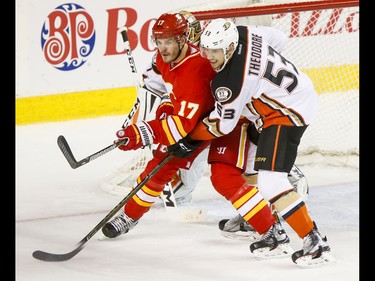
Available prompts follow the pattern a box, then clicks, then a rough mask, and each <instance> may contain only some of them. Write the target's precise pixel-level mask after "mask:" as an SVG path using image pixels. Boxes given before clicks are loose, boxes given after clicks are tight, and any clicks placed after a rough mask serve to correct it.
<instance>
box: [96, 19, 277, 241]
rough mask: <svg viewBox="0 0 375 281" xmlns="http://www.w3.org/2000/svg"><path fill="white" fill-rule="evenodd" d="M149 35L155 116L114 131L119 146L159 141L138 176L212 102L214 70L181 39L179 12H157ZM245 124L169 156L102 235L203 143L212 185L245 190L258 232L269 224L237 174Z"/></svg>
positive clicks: (134, 219) (129, 224) (126, 219)
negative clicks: (155, 78) (157, 77)
mask: <svg viewBox="0 0 375 281" xmlns="http://www.w3.org/2000/svg"><path fill="white" fill-rule="evenodd" d="M152 35H153V39H154V42H155V43H156V45H157V48H158V51H157V53H156V54H155V56H154V64H153V70H154V72H155V73H161V75H162V78H163V81H164V83H165V87H166V91H165V93H167V94H165V95H164V96H163V99H162V103H161V104H160V106H159V107H158V109H157V111H156V119H155V120H151V121H147V122H146V121H140V122H137V123H135V124H132V125H130V126H128V127H127V128H124V129H121V130H120V131H118V132H117V137H118V139H120V140H121V139H127V143H126V145H121V146H119V148H120V149H122V150H125V151H127V150H132V149H138V148H141V147H144V146H147V145H150V144H153V143H158V144H159V147H158V149H157V150H156V152H155V154H154V158H153V159H152V160H150V161H149V162H148V164H147V166H146V168H145V170H144V171H143V172H142V173H141V175H140V176H139V178H138V181H141V180H142V179H144V178H145V177H146V175H147V174H148V173H149V172H150V171H151V170H152V169H153V168H154V167H156V165H158V164H159V163H160V161H161V160H162V159H163V158H164V157H165V155H166V153H167V151H166V146H169V145H172V144H175V143H176V142H177V141H179V140H180V139H182V138H183V137H185V136H186V135H187V134H188V133H189V132H190V131H191V130H192V129H193V128H194V127H195V126H196V125H197V123H198V122H199V120H201V119H202V118H203V117H204V116H206V115H207V114H208V113H209V111H210V110H211V109H212V108H213V106H214V98H213V96H212V95H211V92H210V82H211V80H212V79H213V78H214V76H215V75H216V72H215V71H214V70H213V69H212V67H211V66H210V63H209V61H208V60H206V59H204V58H202V57H201V56H200V54H199V49H198V48H197V47H195V46H193V45H191V44H189V43H187V39H186V35H187V23H186V20H185V19H184V18H183V16H182V15H181V14H179V13H176V14H163V15H161V16H160V17H159V19H157V20H156V23H155V25H154V26H153V28H152ZM145 79H146V80H147V79H152V76H149V77H145ZM161 117H162V118H161ZM249 124H250V122H249V121H248V120H247V119H245V118H243V119H242V120H241V121H239V122H237V124H236V125H235V128H234V129H233V132H232V133H231V134H228V135H227V136H224V137H223V138H221V139H220V143H219V142H218V141H213V142H211V144H210V142H209V141H203V142H201V141H199V142H197V143H196V146H195V147H194V148H195V149H194V151H193V152H192V153H191V154H190V155H189V156H187V157H186V158H178V157H176V158H172V160H170V161H169V162H168V163H167V164H165V165H164V166H163V167H162V168H161V169H160V170H159V171H158V172H157V173H156V174H155V175H154V176H153V177H152V178H151V179H150V180H149V181H148V182H147V183H146V185H145V186H144V187H143V188H142V189H141V190H140V191H138V192H137V193H136V195H134V196H133V197H132V199H130V200H129V201H128V202H127V203H126V205H125V206H124V211H123V212H122V213H121V214H119V215H118V216H117V217H116V218H114V219H113V220H111V221H110V222H108V223H107V224H106V225H105V226H104V227H103V229H102V232H103V234H104V235H105V236H107V237H109V238H115V237H117V236H119V235H120V234H123V233H127V232H128V231H129V230H130V229H132V228H133V227H134V226H135V225H136V224H137V223H138V221H139V219H140V218H141V217H142V216H143V215H144V214H145V213H146V212H147V211H148V210H149V209H150V207H151V206H152V204H153V203H154V202H155V201H156V199H157V197H158V196H159V195H160V193H161V192H162V190H163V188H164V185H165V184H166V183H167V182H169V181H170V180H171V178H172V176H173V175H174V174H175V173H176V171H177V170H178V169H179V168H185V169H188V168H189V166H190V165H191V163H192V162H193V161H194V158H195V157H196V156H197V155H198V154H199V153H200V152H201V151H202V150H203V149H204V148H205V147H206V146H208V145H210V152H209V156H208V162H209V163H210V164H211V167H212V174H215V175H216V176H215V177H214V176H213V178H215V181H213V184H214V185H220V186H221V188H222V189H226V190H228V192H222V193H221V194H222V195H224V196H226V195H227V194H231V198H229V197H227V196H226V198H227V199H228V200H229V199H232V200H234V201H237V200H241V197H242V196H243V194H244V192H245V193H248V192H250V191H251V194H252V196H254V198H255V199H254V202H255V203H254V210H253V213H252V217H251V218H248V221H249V222H250V223H251V225H252V226H253V227H254V228H255V229H256V230H257V231H259V232H260V233H262V232H264V231H265V230H266V229H263V222H262V221H263V220H267V221H268V222H270V223H272V224H273V223H274V222H275V218H274V216H273V215H272V213H271V211H270V209H269V208H268V206H267V202H266V201H265V200H264V199H263V197H262V196H261V195H260V194H259V192H258V190H257V188H256V187H254V186H249V185H247V184H246V183H245V180H244V178H243V177H242V173H243V172H244V170H245V167H246V163H247V151H248V147H249V143H250V142H249V138H248V136H247V128H248V126H249ZM223 144H225V145H223ZM228 178H230V180H228ZM218 179H223V181H222V182H221V181H220V180H218ZM224 179H225V180H224ZM217 189H218V190H219V188H217ZM229 190H230V192H229Z"/></svg>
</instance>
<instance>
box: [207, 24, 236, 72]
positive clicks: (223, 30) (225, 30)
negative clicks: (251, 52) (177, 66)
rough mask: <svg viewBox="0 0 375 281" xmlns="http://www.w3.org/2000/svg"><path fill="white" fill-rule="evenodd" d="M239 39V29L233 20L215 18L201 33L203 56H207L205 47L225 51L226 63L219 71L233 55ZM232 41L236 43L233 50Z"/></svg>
mask: <svg viewBox="0 0 375 281" xmlns="http://www.w3.org/2000/svg"><path fill="white" fill-rule="evenodd" d="M238 39H239V35H238V30H237V27H236V25H235V23H234V22H233V21H232V20H230V19H223V18H218V19H214V20H212V21H211V22H210V23H209V24H208V25H207V27H206V28H205V29H204V30H203V34H202V35H201V42H200V48H201V54H202V56H205V55H204V50H205V49H222V50H223V53H224V64H223V65H222V67H221V68H220V69H219V70H217V72H219V71H221V70H222V69H223V68H224V67H225V65H226V64H227V62H228V60H229V59H230V58H231V57H232V55H233V53H234V50H235V49H236V48H237V46H238ZM232 43H233V44H234V48H233V51H232V52H231V51H230V50H229V46H230V45H231V44H232Z"/></svg>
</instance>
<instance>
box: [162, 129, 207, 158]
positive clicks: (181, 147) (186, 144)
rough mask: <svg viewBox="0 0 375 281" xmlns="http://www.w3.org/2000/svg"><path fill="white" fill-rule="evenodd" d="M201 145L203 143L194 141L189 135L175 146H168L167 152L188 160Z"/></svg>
mask: <svg viewBox="0 0 375 281" xmlns="http://www.w3.org/2000/svg"><path fill="white" fill-rule="evenodd" d="M201 144H202V141H200V140H193V139H191V138H190V136H189V135H187V136H186V137H184V138H182V139H180V140H179V141H178V142H176V143H175V144H172V145H170V146H167V150H168V152H169V153H171V154H173V155H174V156H175V157H177V158H186V157H189V156H190V155H191V154H192V153H193V152H194V151H195V150H196V149H197V148H198V147H199V146H200V145H201Z"/></svg>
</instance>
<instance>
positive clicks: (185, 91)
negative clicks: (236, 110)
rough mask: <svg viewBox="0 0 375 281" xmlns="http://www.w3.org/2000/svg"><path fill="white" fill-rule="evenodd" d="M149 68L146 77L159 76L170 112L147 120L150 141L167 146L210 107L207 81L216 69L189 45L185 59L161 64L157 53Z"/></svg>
mask: <svg viewBox="0 0 375 281" xmlns="http://www.w3.org/2000/svg"><path fill="white" fill-rule="evenodd" d="M150 71H152V72H153V73H152V74H151V73H148V75H147V77H148V78H147V79H148V80H152V77H153V76H155V77H156V76H157V75H156V74H157V73H158V72H159V75H161V76H162V78H163V81H164V84H165V88H166V90H167V93H168V94H169V96H170V100H171V101H172V104H173V106H174V111H173V115H170V116H168V117H167V118H166V119H163V120H153V121H149V122H148V123H149V124H150V126H151V127H152V129H153V131H154V135H155V136H154V143H161V144H164V145H171V144H174V143H176V142H177V141H178V140H180V139H181V138H183V137H184V136H186V135H187V134H188V133H189V132H190V131H191V130H192V129H193V128H194V127H195V126H196V124H197V123H198V121H199V120H201V119H202V118H203V117H205V116H207V115H208V113H209V112H210V111H211V110H212V109H213V108H214V104H215V99H214V97H213V95H212V94H211V89H210V82H211V80H212V79H213V78H214V77H215V75H216V72H215V71H214V70H213V69H212V67H211V65H210V63H209V61H208V60H207V59H205V58H202V57H201V56H200V53H199V50H198V48H197V47H195V46H193V45H190V44H189V49H188V51H187V53H186V56H185V58H184V59H183V60H182V61H180V62H179V63H177V64H171V63H165V62H164V61H163V59H162V57H161V55H160V54H159V52H157V53H156V54H155V56H154V59H153V67H152V69H150ZM159 78H160V77H159ZM159 80H160V79H159ZM154 81H156V79H155V80H154ZM148 82H149V83H151V81H148Z"/></svg>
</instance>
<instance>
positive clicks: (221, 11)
mask: <svg viewBox="0 0 375 281" xmlns="http://www.w3.org/2000/svg"><path fill="white" fill-rule="evenodd" d="M180 10H187V11H190V12H191V13H192V14H193V15H194V16H195V17H196V18H197V19H198V20H200V22H201V25H202V28H203V29H204V27H205V26H207V24H208V23H209V21H210V20H212V19H214V18H219V17H222V18H232V19H233V20H234V21H235V22H236V24H238V25H240V24H250V25H270V26H275V27H277V28H278V29H280V30H282V31H283V32H285V34H287V35H288V36H289V40H288V46H287V48H286V50H285V51H284V52H283V56H285V57H286V58H287V59H289V60H290V61H292V62H293V63H294V64H296V65H298V66H299V67H300V69H302V71H304V72H305V73H307V75H308V76H309V77H310V78H311V79H312V80H313V82H314V85H315V88H316V90H317V92H318V94H319V97H320V104H319V109H318V113H317V116H316V118H315V120H314V123H313V124H311V125H310V126H309V127H308V129H307V130H306V132H305V134H304V136H303V137H302V139H301V144H300V146H299V151H298V157H297V161H296V164H297V165H302V166H303V165H307V164H309V165H310V164H312V163H317V164H326V165H334V166H346V167H352V168H359V0H324V1H308V2H307V1H298V0H295V1H289V2H286V1H275V0H274V1H269V0H252V1H243V0H242V1H238V0H232V1H230V0H229V1H223V2H215V3H210V4H203V5H199V6H191V7H186V8H182V9H180ZM150 157H151V152H150V151H149V150H147V149H144V150H139V152H138V154H137V156H136V157H135V158H134V159H133V160H132V161H131V163H129V164H126V165H124V166H123V167H121V168H119V169H118V171H114V172H113V173H111V175H108V176H107V177H106V178H105V179H104V181H103V188H104V189H106V190H107V191H109V192H111V193H118V192H119V190H120V192H121V193H122V194H123V187H124V186H127V187H128V188H129V187H131V186H132V185H133V183H134V180H135V178H136V177H137V176H138V175H139V174H140V172H141V171H142V170H143V168H144V165H145V163H147V161H148V160H149V159H150ZM116 176H117V180H114V178H115V177H116Z"/></svg>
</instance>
